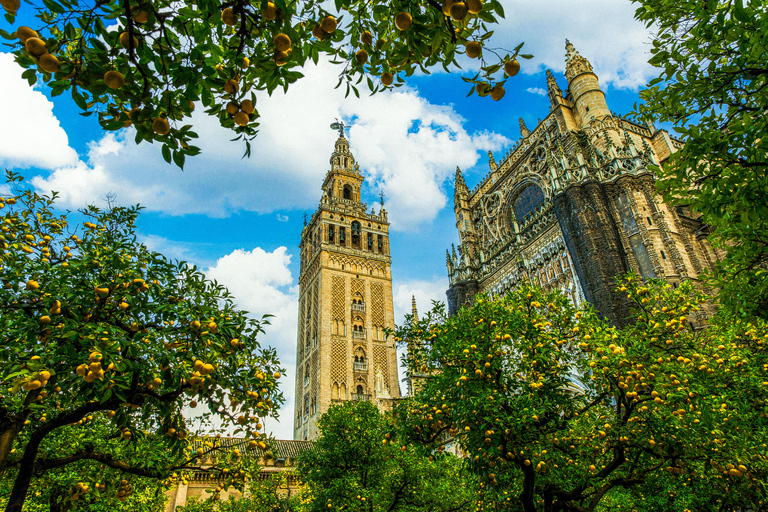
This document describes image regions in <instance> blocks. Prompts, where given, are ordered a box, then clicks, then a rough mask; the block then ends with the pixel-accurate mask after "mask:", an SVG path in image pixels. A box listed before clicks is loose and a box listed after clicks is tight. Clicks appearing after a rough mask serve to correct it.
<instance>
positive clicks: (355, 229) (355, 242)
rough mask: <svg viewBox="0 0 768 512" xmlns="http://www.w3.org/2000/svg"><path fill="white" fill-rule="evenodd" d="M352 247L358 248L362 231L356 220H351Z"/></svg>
mask: <svg viewBox="0 0 768 512" xmlns="http://www.w3.org/2000/svg"><path fill="white" fill-rule="evenodd" d="M351 230H352V247H356V248H358V249H359V248H360V239H361V238H362V237H361V234H362V231H361V230H360V223H359V222H357V221H354V222H352V229H351Z"/></svg>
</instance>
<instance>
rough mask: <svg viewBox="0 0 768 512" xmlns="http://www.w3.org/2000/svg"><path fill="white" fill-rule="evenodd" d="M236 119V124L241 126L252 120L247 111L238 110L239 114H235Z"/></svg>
mask: <svg viewBox="0 0 768 512" xmlns="http://www.w3.org/2000/svg"><path fill="white" fill-rule="evenodd" d="M234 119H235V124H237V125H239V126H245V125H247V124H248V121H249V120H250V119H249V118H248V114H246V113H245V112H238V113H237V114H235V117H234Z"/></svg>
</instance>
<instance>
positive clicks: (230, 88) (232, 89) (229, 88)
mask: <svg viewBox="0 0 768 512" xmlns="http://www.w3.org/2000/svg"><path fill="white" fill-rule="evenodd" d="M239 89H240V84H239V83H237V80H235V79H231V80H227V81H226V82H224V92H226V93H227V94H235V93H236V92H237V91H238V90H239Z"/></svg>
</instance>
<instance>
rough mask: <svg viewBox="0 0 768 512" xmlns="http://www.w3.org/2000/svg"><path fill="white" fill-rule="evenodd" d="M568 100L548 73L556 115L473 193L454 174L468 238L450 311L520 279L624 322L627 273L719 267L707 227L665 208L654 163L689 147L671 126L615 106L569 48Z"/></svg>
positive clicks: (453, 281)
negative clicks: (622, 292)
mask: <svg viewBox="0 0 768 512" xmlns="http://www.w3.org/2000/svg"><path fill="white" fill-rule="evenodd" d="M565 76H566V79H567V80H568V89H567V90H566V91H565V94H563V93H562V91H561V89H560V87H559V86H558V85H557V81H556V80H555V77H554V75H553V74H552V73H551V72H550V71H548V72H547V89H548V94H549V98H550V103H551V108H550V112H549V114H548V115H547V117H545V118H544V120H542V121H540V122H539V124H538V126H536V128H534V129H533V130H532V131H531V130H529V129H528V128H527V127H526V126H525V123H524V122H522V120H521V122H520V130H521V138H520V140H518V141H517V142H516V143H515V145H514V147H513V148H512V149H511V150H510V151H509V152H508V153H507V154H506V155H504V156H503V158H501V159H500V160H498V163H497V159H495V158H494V157H493V155H491V154H489V166H490V172H489V173H488V175H486V176H485V178H484V179H483V180H482V181H481V182H480V183H479V184H478V185H477V186H476V187H475V188H474V189H473V190H470V189H469V187H468V186H467V184H466V182H465V180H464V177H463V175H462V173H461V170H460V169H457V170H456V185H455V194H454V210H455V213H456V227H457V229H458V231H459V238H460V240H461V243H460V245H459V246H458V247H452V248H451V250H449V251H447V261H446V263H447V266H448V276H449V281H450V288H449V290H448V292H447V296H448V306H449V312H450V313H455V312H456V311H457V309H458V308H460V307H461V306H462V305H464V304H467V303H471V302H472V300H473V297H474V296H475V294H477V293H479V292H483V291H484V292H488V293H490V294H491V295H497V294H501V293H504V292H505V291H507V290H508V289H510V288H512V287H515V286H516V285H517V284H518V283H519V282H520V281H521V280H523V279H525V280H531V281H533V282H535V283H537V284H540V285H541V286H543V287H545V288H558V289H561V290H563V291H564V292H565V293H566V294H567V295H568V296H570V297H571V298H572V300H573V301H574V302H575V303H579V302H581V301H583V300H587V301H589V302H590V303H592V304H593V305H594V306H595V307H596V308H597V309H598V310H599V311H600V312H601V313H602V314H603V315H604V316H605V317H606V318H608V319H609V320H610V321H611V322H613V323H615V324H617V325H622V324H623V323H624V322H625V320H626V318H627V314H628V311H627V304H626V303H625V302H624V301H623V300H622V299H621V298H620V297H618V296H617V294H616V293H615V291H614V288H615V280H614V278H615V276H616V275H619V274H623V273H625V272H627V271H629V270H634V271H635V272H637V273H639V274H641V275H642V276H643V277H645V278H652V277H658V278H664V279H667V280H668V281H670V282H671V283H673V284H676V283H678V282H679V281H681V280H684V279H695V278H696V276H698V275H699V273H701V272H702V271H704V270H706V269H709V268H711V264H712V261H713V260H714V258H713V256H712V253H711V251H712V249H711V247H710V246H709V244H708V242H707V240H706V228H705V226H702V224H701V223H700V222H699V220H698V219H697V218H695V217H692V216H691V214H690V211H689V210H687V209H686V208H685V207H682V206H671V205H667V204H664V203H661V201H660V198H658V197H657V196H656V195H655V189H654V178H653V174H652V172H651V171H650V170H649V166H650V165H663V164H664V162H665V161H666V159H667V158H668V157H669V155H671V154H672V153H673V152H675V151H677V149H678V148H679V147H680V142H679V141H676V140H674V139H672V138H671V137H670V136H669V134H668V133H667V132H666V131H664V130H655V129H654V128H653V127H650V126H646V125H639V124H636V123H634V122H632V121H630V120H628V119H625V118H622V117H621V116H618V115H616V114H613V113H611V112H610V110H609V109H608V105H607V104H606V102H605V95H604V94H603V92H602V90H601V89H600V86H599V84H598V80H597V76H596V75H595V74H594V71H593V70H592V65H591V64H590V63H589V61H587V59H585V58H584V57H582V56H581V55H579V53H578V52H577V51H576V50H575V49H574V47H573V45H572V44H571V43H570V42H568V41H566V71H565Z"/></svg>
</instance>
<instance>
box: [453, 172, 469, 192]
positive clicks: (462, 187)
mask: <svg viewBox="0 0 768 512" xmlns="http://www.w3.org/2000/svg"><path fill="white" fill-rule="evenodd" d="M464 193H469V187H467V183H466V182H465V181H464V176H463V175H462V174H461V169H459V168H458V166H457V167H456V182H455V185H454V196H456V195H458V194H464Z"/></svg>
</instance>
